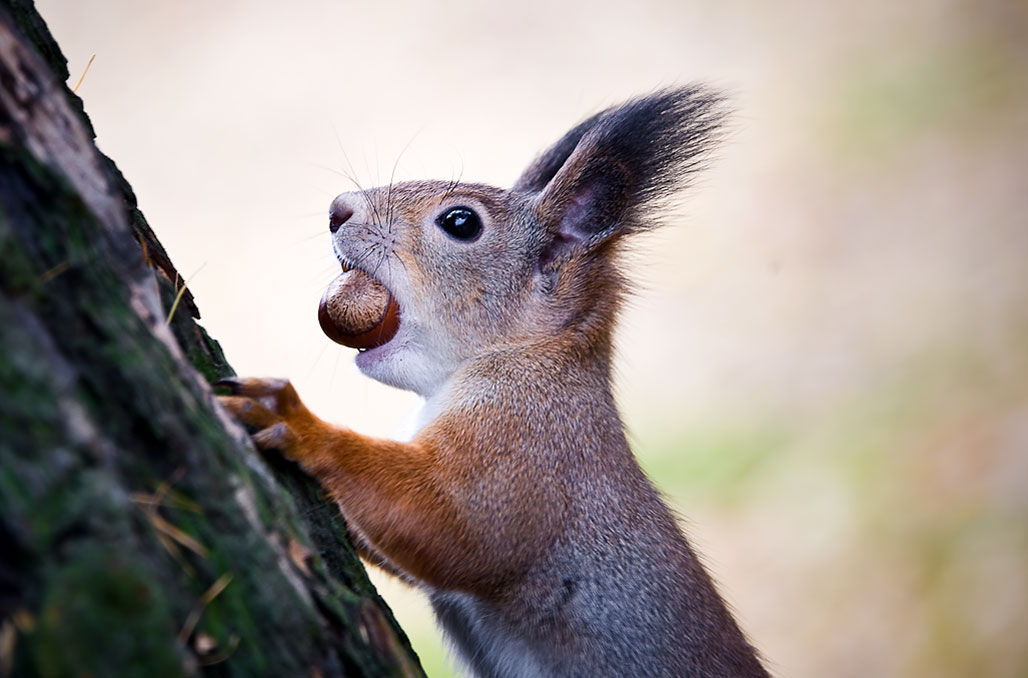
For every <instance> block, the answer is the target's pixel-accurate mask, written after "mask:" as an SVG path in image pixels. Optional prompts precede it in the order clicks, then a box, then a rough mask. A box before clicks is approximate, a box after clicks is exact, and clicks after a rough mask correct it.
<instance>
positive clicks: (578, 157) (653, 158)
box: [514, 87, 724, 265]
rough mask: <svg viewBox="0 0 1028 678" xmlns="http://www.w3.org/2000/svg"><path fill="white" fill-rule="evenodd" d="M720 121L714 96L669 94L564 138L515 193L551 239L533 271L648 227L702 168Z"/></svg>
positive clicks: (611, 112)
mask: <svg viewBox="0 0 1028 678" xmlns="http://www.w3.org/2000/svg"><path fill="white" fill-rule="evenodd" d="M723 117H724V115H723V107H722V99H721V98H720V97H719V96H717V95H715V94H712V93H710V92H707V91H704V90H701V89H699V88H695V87H687V88H681V89H669V90H662V91H659V92H656V93H654V94H651V95H649V96H646V97H642V98H639V99H635V100H632V101H629V102H627V103H625V104H622V105H621V106H615V107H613V108H610V109H607V110H606V111H603V112H602V113H599V114H597V115H594V116H593V117H591V118H589V119H588V120H586V121H585V122H582V123H580V124H579V125H578V126H576V127H575V128H574V129H572V130H571V131H570V132H568V133H567V134H566V135H564V137H563V138H562V139H561V140H560V141H558V142H557V143H556V144H554V146H553V147H552V148H550V149H549V150H548V151H546V152H545V153H543V154H542V155H540V156H539V158H537V159H536V160H535V161H534V162H533V163H532V164H531V165H530V166H529V167H528V169H527V170H525V173H524V174H523V175H522V176H521V178H520V179H518V181H517V183H516V184H515V185H514V190H515V191H520V192H525V193H530V194H535V195H534V198H535V203H536V214H537V217H538V219H539V221H540V222H541V223H542V224H543V225H544V226H545V227H546V229H547V232H548V233H549V234H550V235H551V237H552V242H551V243H550V244H549V246H548V247H547V248H546V249H545V250H544V251H543V253H542V254H541V256H540V264H542V265H545V264H548V263H549V262H550V261H552V260H553V259H555V258H558V257H560V256H561V255H562V254H563V253H564V252H565V251H566V250H568V249H570V248H581V247H585V248H591V247H593V246H595V245H596V244H598V243H600V242H603V241H605V240H607V239H609V238H611V237H614V236H619V235H623V234H627V233H631V232H634V231H638V230H644V229H647V228H650V227H652V226H653V225H655V223H656V219H657V217H658V215H657V214H656V212H657V211H658V210H659V209H660V208H661V207H662V206H663V204H664V203H666V201H667V200H668V198H670V197H671V195H672V194H673V193H674V192H675V191H677V190H678V189H680V188H682V187H684V186H685V185H686V184H687V183H688V180H689V178H690V176H691V174H692V173H694V172H695V171H696V170H698V169H699V168H700V167H701V166H702V164H703V161H704V159H705V157H706V155H707V152H708V151H709V149H710V147H711V146H712V145H713V143H714V142H715V141H716V140H717V133H718V129H719V125H720V123H721V120H722V118H723Z"/></svg>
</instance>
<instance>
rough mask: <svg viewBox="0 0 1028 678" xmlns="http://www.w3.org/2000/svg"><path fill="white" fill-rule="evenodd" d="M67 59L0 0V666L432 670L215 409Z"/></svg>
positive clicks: (338, 541) (136, 671) (30, 18)
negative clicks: (73, 85) (74, 88)
mask: <svg viewBox="0 0 1028 678" xmlns="http://www.w3.org/2000/svg"><path fill="white" fill-rule="evenodd" d="M67 77H68V72H67V67H66V62H65V60H64V57H63V56H62V55H61V52H60V50H59V48H58V47H57V45H56V44H55V43H54V41H53V39H52V37H51V36H50V34H49V31H48V30H47V28H46V25H45V24H44V23H43V21H42V20H41V19H40V18H39V16H38V14H36V12H35V9H34V8H33V6H32V3H31V2H30V1H27V0H0V675H14V676H37V675H38V676H47V677H50V676H95V677H101V676H105V677H106V676H147V677H152V676H181V675H187V676H188V675H225V676H240V677H242V676H246V677H254V676H258V677H259V676H324V677H327V676H340V675H346V676H421V675H423V673H422V671H421V668H420V666H419V664H418V661H417V658H416V657H415V656H414V654H413V653H412V652H411V650H410V645H409V643H408V641H407V639H406V637H405V636H404V634H403V633H402V631H401V630H400V629H399V627H398V626H397V625H396V622H395V621H394V619H393V617H392V615H391V613H390V612H389V610H388V608H387V607H386V606H385V604H384V603H383V602H382V600H381V599H380V598H379V597H378V595H377V594H376V593H375V591H374V588H373V587H372V585H371V584H370V583H369V582H368V580H367V577H366V574H365V572H364V569H363V567H362V566H361V564H360V562H359V561H358V560H357V558H356V555H355V554H354V551H353V549H352V547H351V546H350V544H349V542H348V541H347V539H346V528H345V525H344V523H343V520H342V518H341V517H340V516H339V513H338V511H337V510H336V508H335V507H334V506H333V505H332V504H330V503H329V502H327V501H326V500H325V498H324V497H323V495H322V493H321V492H320V490H319V489H318V488H317V487H316V486H315V485H313V484H312V483H311V482H310V481H309V480H308V479H306V477H304V476H303V475H302V474H301V473H300V472H299V471H298V470H297V469H296V468H295V467H293V466H291V465H289V464H288V463H286V462H281V461H274V460H265V459H262V458H261V457H260V456H258V454H257V453H256V452H255V451H254V450H253V448H252V447H251V446H250V444H249V442H248V440H247V439H246V437H245V435H244V434H243V432H242V431H240V430H239V429H238V428H237V427H235V426H234V425H233V424H231V423H230V422H227V421H226V420H225V419H223V418H222V415H221V414H220V410H219V409H217V408H215V406H214V403H213V399H212V398H213V397H212V393H211V390H210V389H209V388H208V386H207V383H206V382H207V381H208V380H211V379H214V378H217V377H220V376H225V375H228V374H231V368H229V366H228V364H227V363H226V361H225V359H224V357H223V356H222V355H221V350H220V348H219V347H218V344H217V342H214V341H213V340H211V339H210V338H209V337H208V336H207V335H206V333H205V332H204V331H203V329H202V328H201V327H200V326H199V325H197V324H196V322H195V320H194V319H195V318H198V317H199V313H198V312H197V309H196V306H195V304H194V303H193V300H192V297H191V295H190V294H189V293H188V291H186V292H185V293H183V294H182V295H181V298H180V299H179V300H178V303H177V306H176V309H175V312H174V315H173V317H172V321H171V322H170V324H169V323H166V318H167V316H168V312H169V310H170V309H171V308H172V306H175V300H176V296H177V290H178V289H179V288H180V287H181V284H182V283H181V280H180V279H179V277H178V274H177V273H176V271H175V269H174V267H173V266H172V264H171V262H170V261H169V260H168V257H167V254H166V253H165V252H164V250H163V248H161V246H160V243H159V242H158V241H157V239H156V238H155V237H154V235H153V232H152V231H151V230H150V228H149V226H148V225H147V223H146V221H145V220H144V219H143V216H142V214H141V213H140V212H139V210H138V209H137V208H136V202H135V197H134V196H133V194H132V191H131V189H130V188H129V186H128V184H127V183H126V182H125V180H124V179H123V178H122V176H121V174H120V173H119V172H118V170H117V169H116V168H115V166H114V164H113V163H112V162H111V161H110V160H109V159H107V158H106V157H104V156H103V155H102V154H100V153H99V152H98V151H97V150H96V148H95V145H94V144H93V132H92V128H91V127H90V125H89V122H88V120H87V119H86V117H85V115H84V113H83V111H82V105H81V102H80V100H79V99H78V98H77V97H75V96H74V95H73V94H72V93H71V92H70V91H69V90H68V89H67V88H66V86H65V84H64V83H65V81H66V80H67ZM272 467H274V468H272ZM285 488H288V490H287V489H285Z"/></svg>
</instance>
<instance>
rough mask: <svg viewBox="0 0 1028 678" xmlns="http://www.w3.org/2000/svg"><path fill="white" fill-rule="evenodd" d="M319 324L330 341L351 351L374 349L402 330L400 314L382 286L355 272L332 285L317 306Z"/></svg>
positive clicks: (363, 274)
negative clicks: (353, 349) (347, 347)
mask: <svg viewBox="0 0 1028 678" xmlns="http://www.w3.org/2000/svg"><path fill="white" fill-rule="evenodd" d="M318 322H319V323H320V324H321V330H322V331H323V332H324V333H325V334H326V336H328V338H329V339H331V340H332V341H334V342H336V343H337V344H342V345H343V346H349V347H350V348H375V347H376V346H381V345H382V344H384V343H386V342H387V341H389V340H390V339H392V338H393V336H394V335H395V334H396V331H397V330H398V329H399V328H400V312H399V307H398V306H397V304H396V300H395V299H393V295H392V294H390V292H389V290H387V289H386V288H385V287H384V286H383V285H382V284H381V283H380V282H378V281H377V280H375V279H374V278H372V277H371V276H369V275H368V274H366V273H364V272H363V271H358V270H352V271H346V272H345V273H342V274H340V275H339V276H337V277H336V279H335V280H333V281H332V282H331V283H329V286H328V289H326V290H325V294H324V295H323V296H322V297H321V303H320V304H319V306H318Z"/></svg>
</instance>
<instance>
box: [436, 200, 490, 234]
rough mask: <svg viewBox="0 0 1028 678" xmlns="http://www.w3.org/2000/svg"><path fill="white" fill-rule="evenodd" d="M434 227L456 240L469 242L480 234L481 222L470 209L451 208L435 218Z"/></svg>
mask: <svg viewBox="0 0 1028 678" xmlns="http://www.w3.org/2000/svg"><path fill="white" fill-rule="evenodd" d="M435 223H436V225H437V226H438V227H439V228H441V229H443V230H444V231H446V232H447V233H448V234H450V235H451V236H453V237H454V238H456V239H457V240H463V241H465V242H470V241H472V240H474V239H475V238H477V237H478V235H479V234H480V233H481V232H482V220H481V219H480V218H479V216H478V215H477V214H475V211H474V210H473V209H471V208H470V207H451V208H450V209H448V210H446V211H445V212H443V213H442V214H440V215H439V216H438V217H436V218H435Z"/></svg>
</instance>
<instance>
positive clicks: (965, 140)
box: [38, 0, 1028, 677]
mask: <svg viewBox="0 0 1028 678" xmlns="http://www.w3.org/2000/svg"><path fill="white" fill-rule="evenodd" d="M38 5H39V8H40V10H41V12H42V13H43V15H44V17H45V18H46V19H47V20H48V22H49V23H50V26H51V28H52V30H53V31H54V33H55V35H56V37H57V39H58V41H59V42H60V44H61V46H62V48H63V49H64V51H65V54H66V55H67V57H68V59H69V62H70V69H71V71H72V73H73V76H72V81H75V80H77V79H78V76H79V74H80V73H81V72H82V70H83V68H84V67H85V65H86V62H87V60H88V59H89V56H90V55H91V54H93V53H96V60H95V62H94V64H93V66H92V68H91V70H90V71H89V73H88V74H87V76H86V78H85V80H84V82H83V84H82V86H81V88H80V89H79V94H80V95H81V96H82V98H83V99H84V100H85V104H86V110H87V111H88V113H89V114H90V116H91V117H92V120H93V123H94V125H95V127H96V130H97V135H98V142H99V144H100V147H101V148H102V149H103V150H104V151H105V152H106V153H108V154H109V155H110V156H111V157H112V158H114V159H115V161H116V162H117V163H118V164H119V166H120V167H121V168H122V170H123V171H124V172H125V174H126V176H127V177H128V179H129V181H130V182H131V183H132V185H133V187H134V188H135V190H136V191H137V193H138V196H139V201H140V205H141V207H142V209H143V211H144V213H145V214H146V215H147V217H148V219H149V220H150V222H151V224H152V225H153V227H154V229H155V230H156V232H157V233H158V235H159V237H160V238H161V240H162V241H163V243H164V244H165V246H166V247H167V249H168V250H169V252H170V254H171V256H172V259H173V260H174V261H175V263H176V265H177V266H178V268H179V270H180V271H182V272H183V274H184V275H185V276H187V277H190V279H191V282H190V287H191V288H192V290H193V292H194V294H195V295H196V298H197V301H198V303H199V305H200V308H201V310H202V311H203V314H204V324H205V325H206V327H207V328H208V329H209V330H210V331H211V332H212V334H213V335H214V336H215V337H217V338H218V339H219V340H220V341H221V342H222V344H223V345H224V347H225V349H226V352H227V354H228V356H229V358H230V360H231V361H232V362H233V364H234V365H235V367H236V368H237V369H238V370H239V371H240V372H241V373H244V374H253V375H275V376H288V377H290V378H291V379H293V381H294V383H295V384H296V385H297V387H298V389H299V391H300V393H301V394H302V395H303V396H304V397H305V399H306V400H307V401H308V402H309V404H310V405H311V406H312V408H313V409H314V410H315V411H317V412H318V413H319V414H321V415H322V416H324V417H325V418H328V419H331V420H335V421H338V422H341V423H348V424H352V425H354V426H355V427H357V428H359V429H361V430H363V431H366V432H370V433H378V434H383V433H388V432H389V431H390V430H392V429H393V428H394V427H396V426H397V425H398V424H399V423H400V422H401V420H402V419H403V418H404V416H405V414H406V411H407V410H408V409H410V408H411V407H412V406H413V404H414V401H413V399H412V398H411V397H409V396H408V395H406V394H398V393H396V392H392V391H389V390H388V389H385V388H384V387H381V386H378V385H376V384H373V383H369V381H368V380H366V379H364V378H363V377H361V376H360V375H359V374H358V373H357V372H356V370H355V368H354V367H353V366H352V360H351V355H350V354H349V353H348V352H347V351H344V350H341V349H339V348H338V347H336V346H334V345H332V344H330V342H328V340H327V339H325V338H324V337H323V336H322V335H321V333H320V331H319V329H318V326H317V323H316V320H315V306H316V303H317V300H318V298H319V296H320V294H321V291H322V289H323V287H324V285H325V284H327V282H328V281H329V280H330V279H331V278H332V277H333V276H334V275H335V271H336V266H335V264H334V260H333V258H332V256H331V254H330V251H329V248H328V242H327V238H326V237H325V235H326V218H325V216H326V210H327V207H328V203H329V201H330V200H331V198H332V197H333V196H334V195H335V194H336V193H338V192H340V191H342V190H349V189H350V188H351V185H350V184H349V183H348V181H347V180H346V179H345V178H344V177H343V176H342V175H343V174H344V173H345V172H349V171H351V168H352V171H353V172H355V173H356V175H357V176H358V178H359V180H360V181H361V183H363V184H366V185H371V184H376V183H384V182H387V181H388V180H389V178H390V176H391V174H392V173H393V168H394V165H395V174H396V177H397V178H398V179H401V178H414V177H433V178H443V179H449V178H451V177H454V176H461V177H463V178H464V179H465V180H476V181H485V182H489V183H494V184H498V185H509V184H510V182H512V181H513V179H514V178H515V177H516V176H517V175H518V173H519V172H520V170H521V168H522V167H523V166H524V165H525V164H526V163H527V162H528V161H529V160H530V159H531V158H532V157H533V155H534V154H535V153H536V152H537V151H538V150H540V149H541V148H543V147H544V146H545V145H546V144H548V143H550V142H551V141H553V140H554V139H556V138H557V137H558V136H559V135H560V134H561V133H562V132H563V131H564V130H565V129H566V128H568V127H569V126H570V125H571V124H572V123H574V122H576V121H577V120H579V119H581V118H582V117H584V116H586V115H587V114H589V113H592V112H595V111H596V110H598V109H599V108H601V107H603V106H606V105H609V104H611V103H614V102H617V101H619V100H622V99H624V98H627V97H630V96H632V95H635V94H638V93H643V92H646V91H649V90H652V89H654V88H656V87H659V86H663V85H669V84H674V83H685V82H690V81H702V82H706V83H710V84H712V85H713V86H716V87H718V88H721V89H723V90H725V91H727V92H729V93H730V94H731V97H732V106H733V107H734V109H735V111H736V113H735V116H734V118H733V124H732V134H731V136H730V140H729V142H728V143H727V144H726V145H725V146H724V147H723V148H722V149H721V151H720V154H719V157H718V160H717V162H716V163H715V165H714V167H713V169H712V170H711V171H710V172H708V173H707V174H706V175H705V177H704V179H703V180H702V181H701V182H700V183H699V184H698V185H697V186H696V188H695V189H694V190H693V191H692V193H691V194H690V195H689V196H687V198H686V199H685V201H684V202H683V206H682V209H681V215H680V217H679V218H677V219H676V220H675V222H676V223H675V224H674V226H673V227H670V228H668V229H666V230H664V231H663V232H661V233H659V234H657V235H655V236H652V237H650V238H649V239H648V240H645V241H644V242H642V243H641V244H640V248H639V253H638V258H637V259H638V261H637V265H636V266H635V268H634V274H633V276H634V278H635V279H636V280H637V281H638V283H639V288H640V292H639V294H638V295H637V296H636V298H635V300H634V303H633V305H632V309H631V311H630V312H629V313H628V315H627V317H626V318H625V320H624V323H623V326H622V331H621V334H620V341H619V346H620V361H619V375H618V379H619V381H618V392H619V397H620V400H621V402H622V405H623V409H624V410H625V412H626V415H627V419H628V424H629V427H630V429H631V431H632V434H633V437H634V439H635V440H636V442H637V445H636V447H637V449H638V450H639V453H640V456H641V458H642V459H643V462H644V464H645V466H646V467H647V469H648V470H649V471H650V473H651V474H652V475H653V476H654V478H655V479H656V480H657V482H658V483H660V485H661V487H662V488H663V489H664V490H665V491H667V492H668V493H669V497H670V499H671V501H672V502H673V504H674V505H675V507H676V508H677V509H679V510H680V511H681V512H682V514H683V515H685V516H688V529H689V531H690V533H691V534H692V535H693V536H694V540H695V541H696V542H697V545H698V547H699V549H700V550H701V551H702V552H703V553H704V554H705V555H706V561H707V562H708V563H709V565H710V566H711V568H712V570H713V571H714V572H715V575H716V577H717V579H718V580H719V581H720V582H721V585H722V589H723V591H724V592H725V594H726V596H727V597H728V598H729V599H730V601H731V602H732V604H733V606H734V608H735V609H736V610H737V612H738V614H739V616H740V618H741V620H742V623H743V624H744V626H745V628H746V629H747V631H748V632H749V634H750V635H751V637H752V638H753V640H754V642H755V643H756V644H757V645H758V646H759V647H760V648H761V649H762V651H763V652H764V654H765V655H766V657H767V659H768V662H769V665H770V666H771V667H772V668H773V670H774V671H775V672H776V673H777V674H779V675H782V676H797V677H802V676H826V675H831V676H963V675H974V676H986V675H990V676H1024V675H1025V672H1026V671H1028V645H1026V643H1025V642H1024V641H1025V638H1028V530H1025V518H1026V517H1028V515H1026V514H1028V352H1026V347H1028V305H1026V302H1028V266H1026V261H1028V224H1026V216H1025V215H1026V213H1028V192H1026V189H1028V185H1026V184H1028V172H1026V170H1028V168H1026V167H1025V164H1026V163H1025V159H1026V158H1028V116H1026V110H1028V109H1026V106H1025V104H1026V101H1025V100H1026V98H1028V94H1026V93H1028V82H1026V79H1028V78H1026V74H1028V39H1026V38H1028V32H1026V29H1028V17H1026V5H1025V4H1024V3H1021V2H1014V1H1011V2H1004V1H1003V0H989V1H986V2H971V1H970V0H967V1H951V2H947V1H945V0H937V1H928V0H914V1H912V2H902V3H896V2H888V1H886V0H872V1H870V2H864V3H848V4H843V3H824V2H815V1H814V0H787V1H785V2H776V3H771V2H756V1H754V0H725V1H722V2H714V1H713V0H711V1H708V2H682V3H673V2H659V1H655V0H642V1H640V2H636V3H631V7H629V6H628V3H621V4H614V3H611V4H610V5H609V6H605V5H603V4H601V3H596V2H584V1H583V2H568V3H557V2H540V1H538V0H526V1H524V2H519V3H502V4H498V3H490V2H452V1H451V2H442V3H420V2H410V1H401V2H393V3H387V2H377V3H376V2H360V3H355V2H329V1H328V0H305V1H300V2H293V3H287V2H280V1H279V2H273V1H271V0H252V1H247V2H243V1H241V0H234V1H219V2H201V1H199V0H181V1H179V2H176V3H156V2H141V1H140V0H95V1H91V2H83V1H82V0H39V1H38ZM404 149H406V150H404ZM383 579H384V578H383ZM384 586H385V588H386V593H387V595H389V597H390V600H392V601H393V604H394V605H395V607H396V608H397V611H398V613H399V614H400V616H401V618H403V619H404V620H405V623H406V624H407V627H408V630H409V631H410V633H411V635H412V636H413V637H414V639H415V642H416V644H417V646H418V649H419V651H420V652H421V653H422V655H423V656H424V658H425V660H426V666H427V668H428V669H429V672H430V674H431V675H433V676H447V675H451V672H452V670H451V669H450V668H449V667H448V666H447V665H446V664H445V661H444V659H443V658H442V655H441V651H440V649H439V645H438V640H437V639H436V638H435V636H434V633H435V632H434V631H433V630H432V626H431V623H430V621H429V620H428V616H427V614H426V613H425V611H424V608H423V607H419V605H420V603H419V602H418V599H417V596H416V595H412V594H408V593H404V592H403V591H402V587H400V586H398V585H396V584H390V583H385V584H384Z"/></svg>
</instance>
